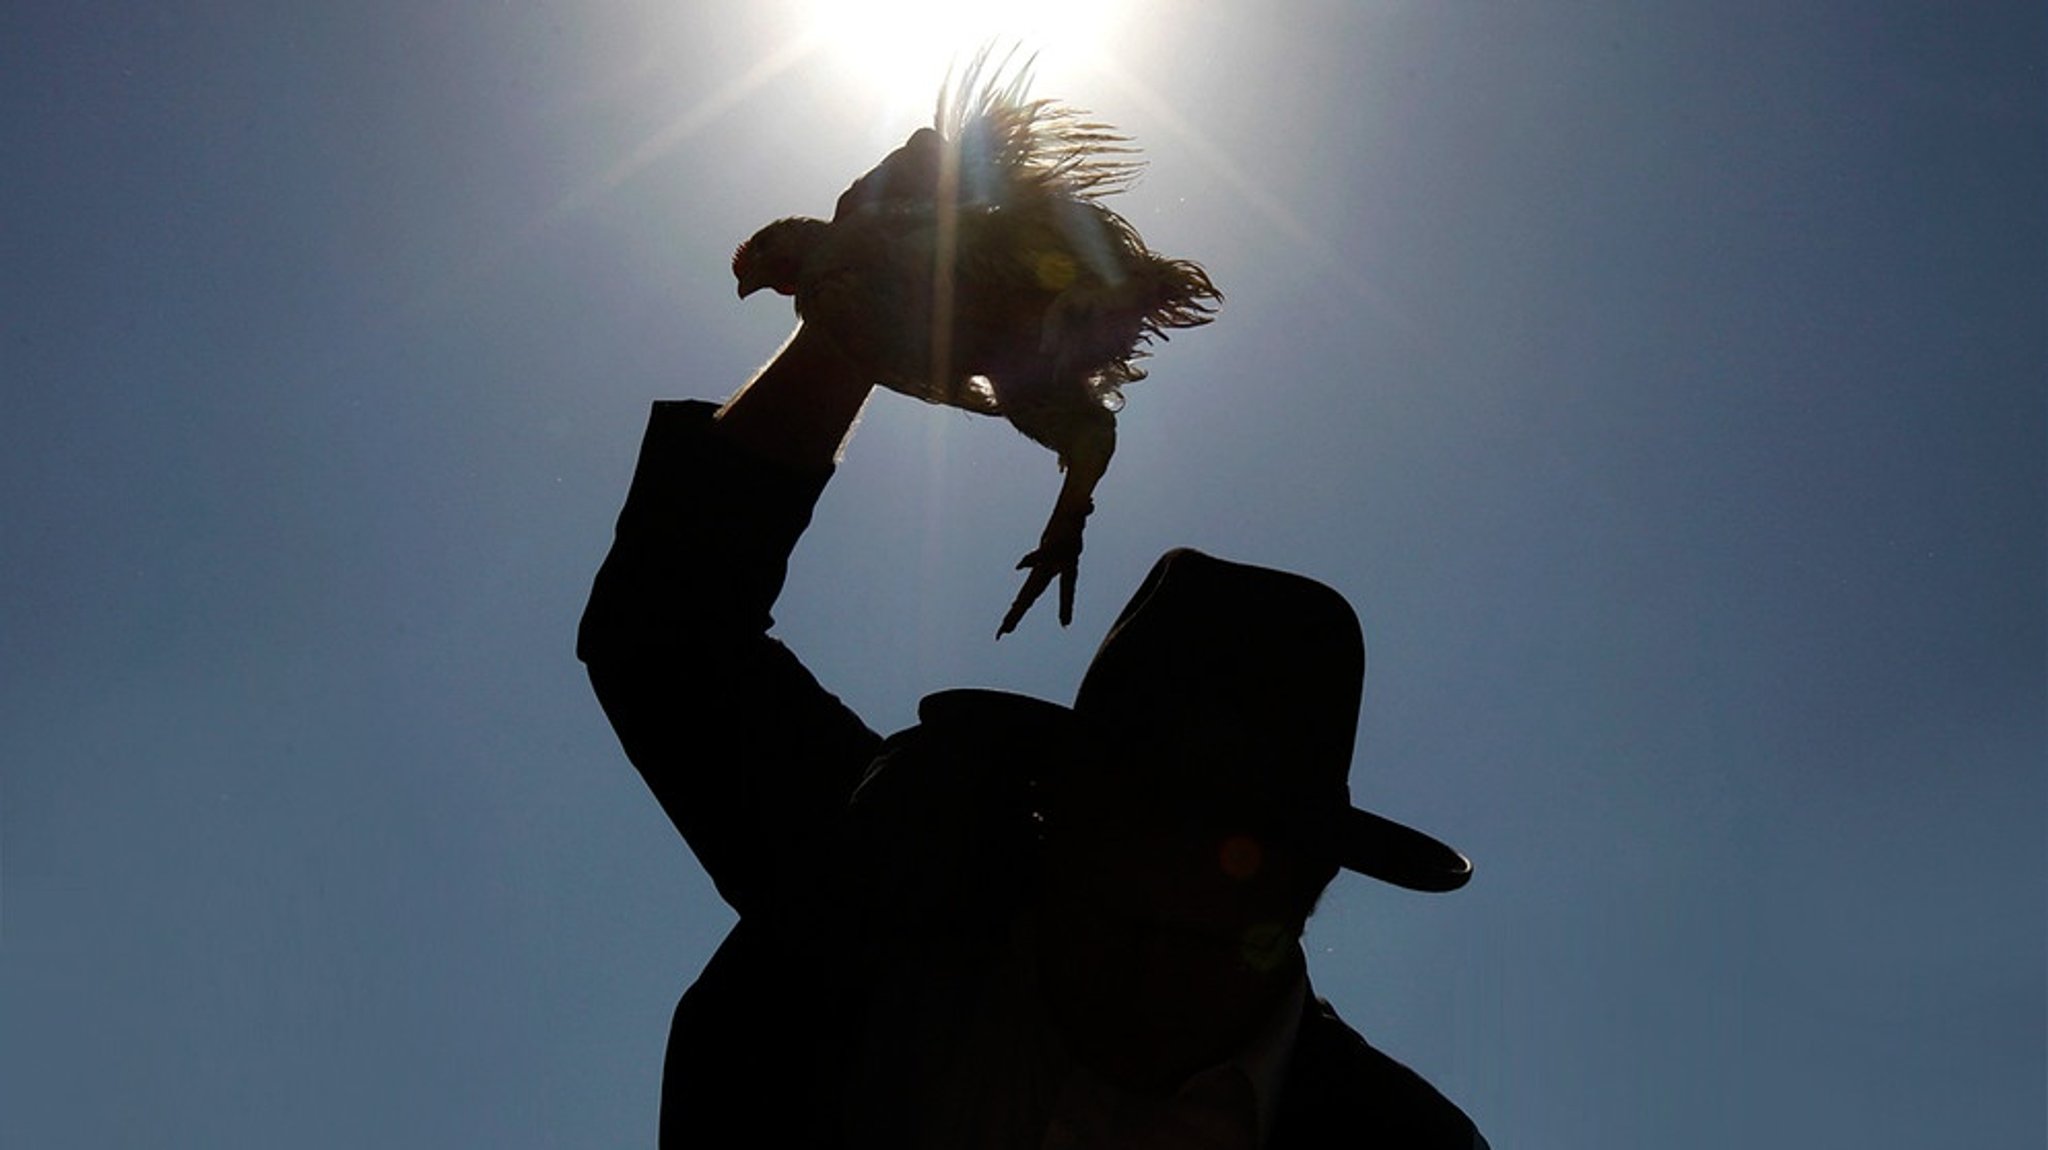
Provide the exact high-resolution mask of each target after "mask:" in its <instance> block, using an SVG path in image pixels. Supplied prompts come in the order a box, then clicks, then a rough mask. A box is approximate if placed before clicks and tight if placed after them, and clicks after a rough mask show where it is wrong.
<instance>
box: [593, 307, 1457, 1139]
mask: <svg viewBox="0 0 2048 1150" xmlns="http://www.w3.org/2000/svg"><path fill="white" fill-rule="evenodd" d="M875 322H889V317H886V316H878V317H876V318H875ZM871 379H872V376H871V374H869V373H866V372H864V371H863V370H862V368H861V366H860V365H859V364H858V363H856V362H854V361H853V360H851V359H850V358H849V357H848V355H847V354H846V353H845V352H844V351H843V350H842V343H841V342H839V341H835V340H834V339H833V338H832V336H830V335H829V334H828V333H826V332H824V331H822V330H819V329H817V328H815V327H813V326H806V327H804V328H802V329H800V330H799V331H798V333H797V335H796V336H795V337H794V338H793V339H792V340H791V341H790V343H789V344H788V345H787V346H785V347H784V348H783V350H782V351H781V353H780V354H779V355H778V356H777V357H776V358H775V360H774V361H773V362H772V363H771V364H769V365H768V367H766V368H765V369H763V371H762V372H761V373H760V375H759V376H757V377H756V378H755V380H754V381H753V382H752V383H750V384H749V385H748V386H747V387H746V388H745V389H743V390H742V392H741V393H740V394H739V395H738V396H736V397H735V398H734V399H733V400H732V401H731V402H730V403H728V404H727V405H726V406H725V407H724V408H723V409H714V408H713V407H712V406H711V405H709V404H702V403H662V404H657V405H656V406H655V410H654V413H653V417H652V419H651V421H650V424H649V427H648V430H647V435H646V439H645V442H644V443H643V445H642V448H641V455H640V462H639V467H638V470H637V472H636V474H635V476H634V479H633V485H632V489H631V492H630V493H629V495H628V497H627V500H626V505H625V508H624V510H623V511H622V512H621V514H620V517H619V524H618V534H617V539H616V542H615V543H614V545H613V547H612V550H611V553H610V555H609V556H608V557H607V559H606V560H605V563H604V566H603V568H602V570H601V571H600V572H599V574H598V577H597V581H596V585H595V588H594V590H593V592H592V595H591V599H590V604H589V607H588V609H587V611H586V613H585V615H584V618H583V624H582V631H581V635H580V638H579V643H578V653H579V655H580V657H581V658H582V659H583V660H584V662H585V663H586V664H587V665H588V667H589V671H590V676H591V681H592V683H593V685H594V686H595V688H596V691H597V695H598V698H599V700H600V701H601V702H602V704H603V706H604V709H605V713H606V714H607V716H609V718H610V719H611V722H612V725H613V727H614V729H615V730H616V731H617V733H618V735H619V738H620V741H621V742H622V744H623V745H624V747H625V750H626V753H627V755H628V757H629V758H631V760H632V761H633V764H634V765H635V766H636V767H637V768H638V769H639V770H640V772H641V775H642V776H643V777H644V778H645V779H646V780H647V783H648V785H649V787H650V788H651V789H652V790H653V792H654V794H655V796H656V797H657V798H658V799H659V800H660V802H661V804H662V807H663V809H664V810H665V811H667V813H668V815H669V817H670V818H671V819H672V820H673V821H674V822H675V824H676V826H677V828H678V829H679V830H681V831H682V833H683V835H684V837H685V838H686V839H687V840H688V841H689V843H690V846H691V848H692V849H693V850H694V851H695V852H696V853H697V857H698V858H699V860H701V861H702V862H703V864H704V866H705V868H706V870H707V871H708V872H709V873H710V875H711V878H712V880H713V881H714V882H715V883H716V884H717V887H718V890H719V892H720V894H721V895H722V896H723V897H724V898H725V899H726V901H727V902H729V903H730V904H731V905H732V906H733V908H734V909H735V910H736V911H737V912H738V913H739V922H738V924H737V925H736V926H735V927H734V928H733V930H732V933H731V934H730V935H729V936H728V937H727V938H726V940H725V942H724V943H723V944H722V945H721V946H720V948H719V950H718V952H717V953H716V954H715V955H714V956H713V958H712V959H711V961H710V963H709V964H708V965H707V967H706V968H705V970H704V972H703V974H702V975H701V977H700V978H699V979H698V980H697V982H696V983H695V985H693V986H692V987H691V988H690V989H689V991H688V992H687V993H685V994H684V996H683V998H682V1001H681V1003H680V1004H679V1005H678V1007H677V1009H676V1014H675V1019H674V1022H673V1025H672V1029H671V1032H670V1037H669V1046H668V1055H667V1064H666V1067H665V1072H664V1078H663V1085H662V1111H661V1144H662V1146H663V1147H682V1146H691V1147H726V1146H763V1147H783V1146H789V1147H863V1148H865V1147H892V1148H895V1147H931V1148H945V1150H955V1148H967V1147H975V1148H978V1147H1028V1148H1033V1150H1037V1148H1044V1147H1168V1146H1171V1147H1215V1148H1224V1147H1229V1148H1232V1150H1254V1148H1258V1147H1265V1148H1268V1150H1299V1148H1309V1147H1336V1146H1379V1147H1432V1148H1434V1147H1457V1148H1459V1150H1467V1148H1470V1147H1474V1146H1480V1147H1483V1146H1484V1145H1485V1142H1484V1140H1483V1139H1482V1138H1480V1137H1479V1135H1478V1133H1477V1132H1476V1131H1475V1130H1474V1129H1473V1127H1472V1124H1471V1123H1470V1121H1469V1120H1467V1119H1466V1117H1465V1116H1464V1114H1462V1113H1461V1112H1460V1111H1459V1110H1458V1109H1457V1108H1456V1107H1455V1106H1453V1105H1452V1104H1451V1103H1449V1102H1448V1101H1446V1100H1445V1099H1443V1098H1442V1097H1441V1096H1440V1095H1439V1094H1438V1093H1437V1092H1436V1091H1435V1090H1434V1089H1432V1088H1431V1087H1430V1086H1429V1085H1428V1084H1427V1083H1425V1082H1424V1081H1423V1080H1422V1079H1421V1078H1419V1077H1417V1076H1416V1075H1415V1074H1413V1073H1412V1072H1410V1071H1409V1070H1407V1069H1406V1068H1404V1067H1402V1066H1401V1065H1400V1064H1398V1063H1396V1062H1395V1061H1393V1060H1392V1059H1390V1058H1388V1057H1387V1056H1385V1055H1383V1054H1381V1053H1380V1052H1379V1051H1377V1050H1375V1049H1373V1048H1372V1047H1371V1046H1369V1045H1367V1044H1366V1042H1365V1041H1364V1040H1363V1039H1362V1038H1360V1037H1359V1036H1358V1034H1357V1033H1356V1032H1354V1031H1353V1030H1351V1029H1350V1028H1349V1027H1348V1026H1346V1025H1345V1024H1344V1023H1343V1022H1342V1021H1340V1020H1339V1019H1338V1018H1337V1016H1336V1015H1335V1013H1334V1012H1332V1011H1331V1009H1330V1008H1329V1006H1328V1004H1327V1003H1324V1002H1322V1001H1320V1000H1318V999H1317V998H1315V996H1314V995H1313V993H1312V992H1311V990H1310V988H1309V984H1308V979H1307V971H1306V967H1305V962H1304V959H1303V955H1302V951H1301V948H1300V946H1299V942H1298V940H1299V937H1300V934H1301V930H1302V926H1303V923H1304V921H1305V920H1306V919H1307V917H1308V915H1309V913H1310V912H1311V910H1312V909H1313V907H1314V905H1315V902H1316V899H1317V897H1318V896H1319V895H1320V893H1321V891H1322V889H1323V887H1324V885H1325V884H1326V883H1327V882H1328V881H1329V880H1330V879H1331V878H1332V877H1333V876H1334V875H1335V874H1336V872H1337V871H1338V870H1340V869H1351V870H1354V871H1358V872H1361V873H1364V874H1368V875H1373V876H1376V877H1378V878H1381V879H1383V880H1386V881H1390V882H1394V883H1397V884H1400V885H1403V886H1407V887H1411V888H1415V889H1420V890H1451V889H1455V888H1456V887H1458V886H1460V885H1462V884H1463V883H1464V881H1465V880H1466V878H1467V877H1468V876H1469V874H1470V866H1469V864H1467V863H1466V861H1465V860H1464V859H1463V858H1462V857H1460V856H1459V855H1458V854H1457V853H1456V852H1455V851H1452V850H1451V849H1450V848H1448V847H1446V846H1444V845H1443V844H1441V843H1439V842H1437V841H1436V840H1434V839H1431V838H1429V837H1427V836H1425V835H1422V834H1421V833H1419V832H1416V831H1413V830H1410V829H1408V828H1406V827H1402V826H1400V825H1398V824H1396V823H1392V822H1389V821H1387V820H1385V819H1382V818H1379V817H1378V816H1375V815H1371V814H1368V813H1366V812H1364V811H1361V810H1357V809H1355V808H1353V807H1352V806H1351V805H1350V801H1349V797H1348V790H1347V784H1346V777H1347V775H1348V772H1349V764H1350V756H1351V748H1352V743H1353V736H1354V733H1355V726H1356V722H1357V715H1358V704H1359V698H1360V692H1361V690H1362V687H1363V676H1364V645H1363V641H1362V639H1361V637H1360V633H1359V628H1358V623H1357V619H1356V617H1355V616H1354V614H1353V613H1352V611H1351V609H1350V607H1349V606H1348V605H1347V604H1346V603H1345V602H1344V600H1343V599H1342V597H1341V596H1339V595H1338V594H1337V593H1336V592H1335V591H1333V590H1331V589H1330V588H1328V587H1325V586H1323V585H1322V584H1319V583H1316V582H1314V581H1312V580H1308V579H1305V578H1302V577H1300V576H1295V575H1290V574H1286V573H1283V572H1278V571H1272V570H1268V569H1265V568H1258V567H1251V566H1246V565H1242V564H1237V563H1231V562H1226V561H1223V560H1220V559H1215V558H1211V557H1209V556H1206V555H1203V554H1200V553H1198V552H1194V551H1185V550H1184V551H1177V552H1173V553H1170V554H1168V555H1167V556H1165V557H1164V558H1162V559H1161V560H1160V561H1159V563H1158V565H1157V566H1155V567H1154V569H1153V571H1152V573H1151V574H1150V575H1149V576H1148V577H1147V578H1146V580H1145V582H1144V584H1143V585H1142V586H1141V587H1140V588H1139V589H1138V592H1137V594H1136V595H1135V596H1134V597H1133V598H1132V599H1131V601H1130V603H1129V605H1128V606H1126V607H1125V608H1124V611H1123V613H1122V615H1121V616H1120V617H1119V619H1118V620H1117V622H1116V624H1115V626H1114V627H1113V628H1112V630H1111V632H1110V634H1109V636H1108V637H1107V638H1106V639H1105V640H1104V642H1103V644H1102V646H1101V648H1100V650H1099V651H1098V652H1097V655H1096V657H1095V659H1094V661H1093V663H1092V664H1091V665H1090V667H1089V669H1088V672H1087V674H1086V676H1085V677H1084V679H1083V681H1082V683H1081V686H1080V689H1079V692H1078V694H1077V696H1076V698H1075V701H1074V704H1073V705H1072V706H1071V707H1066V706H1060V705H1057V704H1054V703H1050V702H1045V701H1041V700H1037V699H1031V698H1027V697H1023V696H1019V695H1012V694H1008V693H1004V692H995V691H975V690H969V691H949V692H942V693H940V694H937V695H933V696H930V697H928V698H926V699H925V700H924V701H923V703H922V704H921V705H920V707H919V712H918V713H919V720H920V721H919V723H918V725H917V726H916V727H913V728H912V729H910V730H908V731H905V732H901V733H899V734H897V735H895V736H892V737H890V738H888V739H884V738H882V737H880V736H879V735H877V734H876V733H874V732H872V731H870V730H869V729H868V728H867V727H866V726H865V725H864V724H863V723H862V722H861V721H860V719H859V718H858V717H856V716H855V715H854V714H853V713H852V712H851V711H849V710H848V709H847V708H846V707H845V706H844V705H842V704H841V703H840V702H839V701H838V700H837V699H836V698H834V697H833V696H832V695H831V694H829V693H827V692H826V691H825V690H824V689H823V688H821V687H820V686H819V685H818V683H817V682H816V680H815V679H813V678H812V676H811V675H810V673H809V672H808V671H806V670H805V669H804V667H803V666H802V664H801V663H799V662H798V660H797V658H796V657H795V656H794V655H793V654H791V653H790V652H789V651H788V650H787V649H786V648H785V647H784V646H783V645H782V644H781V643H780V642H778V641H776V640H775V639H773V638H770V637H769V635H768V631H769V629H770V626H771V619H770V615H769V611H770V607H771V606H772V604H773V603H774V601H775V598H776V596H777V595H778V593H779V592H780V589H781V585H782V580H783V575H784V572H785V567H786V560H787V557H788V555H789V553H790V551H791V549H792V548H793V547H794V546H795V544H796V541H797V539H798V537H799V536H800V535H801V534H802V532H803V530H804V528H805V527H806V525H807V524H808V522H809V519H810V515H811V509H812V506H813V504H814V502H815V500H816V499H817V497H818V495H819V493H820V492H821V491H822V490H823V488H824V485H825V483H826V481H827V480H828V479H829V478H830V475H831V472H832V466H833V461H834V458H835V454H836V452H837V450H838V449H839V447H840V445H841V443H842V441H843V440H844V439H845V438H846V436H847V433H848V431H849V429H850V427H851V426H852V423H853V420H854V418H855V416H856V415H857V414H858V412H859V410H860V407H861V404H862V403H863V401H864V400H865V399H866V397H867V394H868V391H869V384H870V380H871ZM854 606H855V605H853V604H848V607H849V609H852V608H853V607H854Z"/></svg>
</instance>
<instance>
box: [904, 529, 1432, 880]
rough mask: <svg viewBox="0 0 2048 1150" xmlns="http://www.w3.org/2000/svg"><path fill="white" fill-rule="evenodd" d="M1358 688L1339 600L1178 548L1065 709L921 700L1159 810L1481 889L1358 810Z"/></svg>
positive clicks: (1395, 874) (964, 693) (948, 717)
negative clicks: (1243, 820) (1262, 829)
mask: <svg viewBox="0 0 2048 1150" xmlns="http://www.w3.org/2000/svg"><path fill="white" fill-rule="evenodd" d="M1364 690H1365V639H1364V635H1363V633H1362V632H1361V630H1360V628H1359V625H1358V616H1357V614H1356V613H1355V612H1353V611H1352V609H1351V605H1350V604H1349V603H1347V602H1345V600H1344V597H1343V596H1342V595H1340V594H1338V593H1337V592H1336V591H1335V590H1334V589H1332V588H1330V587H1328V586H1326V585H1324V584H1322V583H1319V582H1317V581H1316V580H1314V579H1310V578H1307V577H1305V576H1301V575H1295V574H1292V573H1289V572H1285V571H1277V570H1274V569H1272V568H1268V567H1256V566H1252V565H1250V564H1245V563H1234V562H1231V561H1229V560H1224V559H1218V558H1215V557H1213V556H1210V555H1205V554H1203V553H1202V552H1199V551H1194V550H1191V549H1186V548H1182V549H1179V550H1175V551H1170V552H1168V553H1167V554H1165V555H1164V556H1161V557H1160V559H1159V561H1158V562H1157V563H1155V564H1154V565H1153V567H1152V571H1151V573H1150V574H1148V575H1147V576H1146V577H1145V581H1144V582H1143V583H1142V584H1141V585H1140V586H1139V587H1138V590H1137V593H1136V594H1134V595H1133V596H1132V597H1131V600H1130V602H1129V603H1127V604H1125V606H1124V609H1123V612H1122V613H1121V614H1120V615H1118V616H1117V620H1116V623H1115V624H1114V625H1113V626H1111V628H1110V630H1109V634H1108V635H1107V636H1106V637H1105V638H1104V639H1103V641H1102V646H1101V647H1100V648H1099V649H1098V650H1097V651H1096V653H1095V658H1094V659H1093V661H1091V662H1090V664H1089V666H1088V670H1087V673H1086V674H1085V675H1083V676H1082V679H1081V686H1080V689H1079V690H1078V691H1077V692H1076V694H1075V696H1074V703H1073V705H1072V706H1071V707H1063V706H1061V705H1059V704H1057V703H1052V702H1048V701H1046V700H1043V699H1036V698H1032V697H1030V696H1028V695H1020V694H1014V693H1012V692H1008V691H993V690H982V689H962V690H952V691H942V692H939V693H938V694H935V695H929V696H927V697H926V698H925V699H924V700H923V702H921V703H920V704H919V707H918V715H919V718H920V719H921V720H923V721H924V722H926V723H928V724H937V725H944V726H947V727H951V728H953V729H956V730H958V729H964V728H971V729H974V730H975V731H977V732H978V734H979V736H980V737H983V738H988V739H991V740H995V741H997V742H998V743H1000V744H1001V745H1006V746H1011V747H1015V746H1019V745H1022V744H1026V743H1037V744H1041V745H1048V746H1051V745H1056V744H1058V743H1059V742H1062V741H1067V742H1071V743H1073V744H1075V745H1082V746H1085V747H1087V748H1088V749H1089V751H1090V752H1091V753H1090V754H1089V755H1088V758H1089V760H1090V762H1091V763H1093V764H1095V765H1094V767H1093V769H1098V770H1119V769H1125V768H1126V766H1128V765H1129V764H1135V763H1143V764H1146V767H1145V768H1144V769H1146V770H1147V772H1148V774H1147V782H1148V784H1153V785H1156V786H1158V787H1159V788H1160V789H1161V790H1162V792H1164V791H1167V790H1171V791H1173V792H1175V794H1174V795H1173V796H1168V795H1166V794H1164V793H1162V796H1161V797H1162V800H1165V799H1168V798H1169V797H1172V798H1181V797H1185V795H1186V794H1188V793H1195V794H1207V795H1210V796H1213V797H1215V798H1218V799H1221V800H1224V801H1228V802H1229V803H1231V804H1233V805H1236V806H1241V807H1242V808H1243V809H1245V810H1246V811H1247V812H1248V813H1250V814H1254V815H1256V817H1257V818H1259V819H1260V820H1261V821H1262V822H1264V823H1266V824H1268V826H1269V827H1270V833H1273V834H1277V835H1282V836H1284V837H1285V838H1286V839H1287V840H1288V841H1289V842H1291V843H1292V844H1293V845H1295V846H1296V847H1298V848H1299V849H1301V850H1302V851H1304V852H1305V853H1307V854H1309V855H1311V856H1313V857H1316V858H1320V859H1322V860H1324V861H1326V862H1330V863H1334V864H1335V865H1337V866H1339V867H1342V868H1344V869H1346V870H1351V871H1356V872H1358V873H1360V874H1364V875H1369V876H1371V877H1373V878H1376V879H1379V880H1381V881H1383V882H1389V883H1393V884H1394V885H1396V886H1402V887H1406V888H1408V889H1410V890H1419V891H1451V890H1456V889H1458V888H1459V887H1461V886H1464V885H1465V883H1466V882H1467V881H1468V880H1469V879H1470V878H1471V877H1472V864H1471V862H1470V861H1468V860H1467V859H1466V858H1465V856H1464V855H1462V854H1459V853H1458V852H1457V851H1455V850H1453V849H1451V848H1450V847H1449V846H1447V845H1445V844H1444V843H1442V842H1439V841H1438V840H1436V839H1435V838H1432V837H1430V836H1429V835H1426V834H1424V833H1422V832H1421V831H1418V830H1415V829H1414V828H1412V827H1408V826H1404V825H1402V824H1401V823H1398V822H1395V821H1393V820H1392V819H1388V818H1386V817H1384V816H1381V815H1377V814H1374V813H1372V812H1371V811H1367V810H1363V809H1361V808H1359V807H1356V806H1354V805H1352V802H1351V789H1350V774H1351V752H1352V743H1353V741H1354V739H1355V737H1356V735H1357V731H1358V707H1359V703H1360V701H1361V699H1362V697H1363V694H1364ZM1177 772H1178V773H1177Z"/></svg>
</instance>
